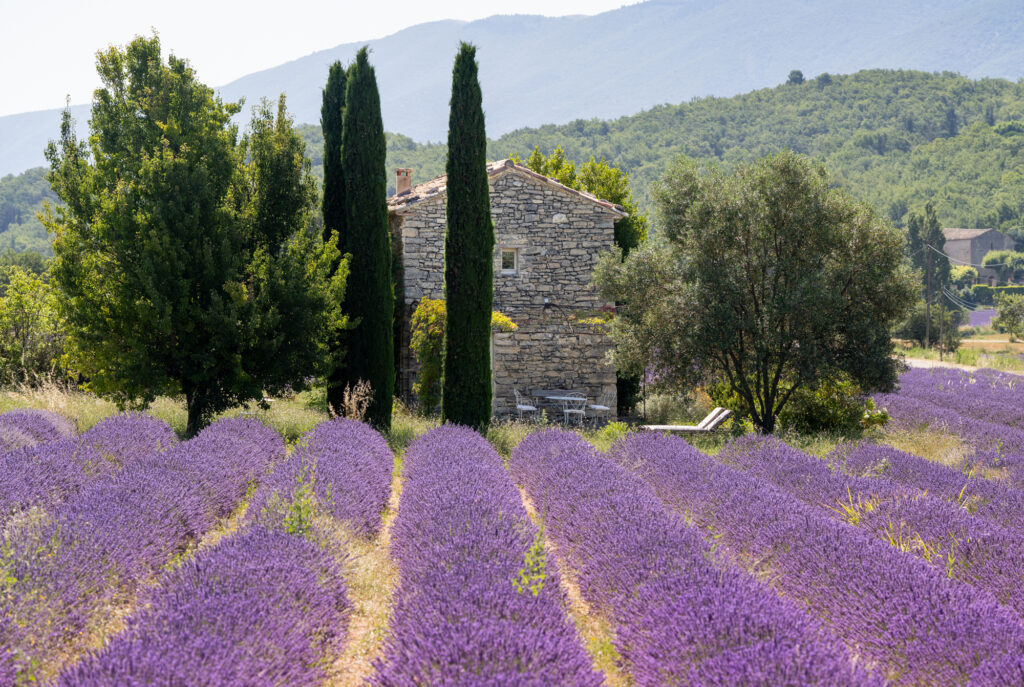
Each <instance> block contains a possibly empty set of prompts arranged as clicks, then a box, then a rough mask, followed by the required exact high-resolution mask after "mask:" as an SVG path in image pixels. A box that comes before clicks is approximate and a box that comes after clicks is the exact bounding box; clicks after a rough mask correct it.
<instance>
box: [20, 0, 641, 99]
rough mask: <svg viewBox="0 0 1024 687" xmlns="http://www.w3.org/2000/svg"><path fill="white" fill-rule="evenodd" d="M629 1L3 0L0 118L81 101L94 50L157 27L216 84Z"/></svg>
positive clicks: (88, 91) (166, 44) (91, 75)
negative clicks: (411, 34)
mask: <svg viewBox="0 0 1024 687" xmlns="http://www.w3.org/2000/svg"><path fill="white" fill-rule="evenodd" d="M633 2H635V0H497V1H486V2H485V1H482V0H481V1H480V2H459V1H457V0H434V1H433V2H424V1H423V0H419V1H415V2H414V1H412V0H369V1H368V0H359V1H358V2H330V1H329V0H286V1H285V2H276V1H268V0H250V1H249V2H218V1H217V0H206V1H205V2H202V1H200V0H175V1H169V0H162V1H161V2H153V1H151V0H99V1H96V0H93V1H91V2H85V1H82V0H0V116H2V115H7V114H14V113H17V112H29V111H32V110H48V109H53V108H60V107H63V106H64V102H65V97H67V96H70V98H71V103H72V104H79V103H88V102H91V100H92V92H93V89H95V88H96V87H97V86H98V85H99V79H98V78H97V76H96V69H95V55H96V51H97V50H100V49H102V48H106V47H107V46H109V45H121V46H123V45H124V44H126V43H128V42H129V41H130V40H131V39H132V38H133V37H134V36H137V35H149V34H150V32H151V29H154V28H155V29H156V31H157V32H158V33H159V35H160V41H161V44H162V47H163V51H164V54H165V55H166V54H167V53H171V52H173V53H174V54H175V55H177V56H179V57H184V58H188V60H189V61H190V62H191V63H192V65H193V67H194V68H195V69H196V73H197V76H198V77H199V79H200V80H201V81H202V82H204V83H206V84H208V85H210V86H222V85H224V84H226V83H228V82H230V81H233V80H235V79H237V78H239V77H241V76H244V75H246V74H251V73H252V72H257V71H260V70H262V69H266V68H268V67H273V66H275V65H278V64H281V63H283V62H288V61H290V60H294V59H297V58H299V57H303V56H305V55H308V54H310V53H312V52H316V51H317V50H324V49H327V48H332V47H334V46H336V45H339V44H341V43H351V42H355V41H364V40H371V39H375V38H381V37H383V36H387V35H389V34H392V33H395V32H396V31H400V30H401V29H404V28H406V27H409V26H413V25H415V24H421V23H423V22H428V21H437V20H439V19H461V20H473V19H481V18H483V17H489V16H491V15H494V14H542V15H546V16H552V17H555V16H564V15H569V14H599V13H601V12H605V11H608V10H612V9H616V8H618V7H621V6H623V5H627V4H632V3H633Z"/></svg>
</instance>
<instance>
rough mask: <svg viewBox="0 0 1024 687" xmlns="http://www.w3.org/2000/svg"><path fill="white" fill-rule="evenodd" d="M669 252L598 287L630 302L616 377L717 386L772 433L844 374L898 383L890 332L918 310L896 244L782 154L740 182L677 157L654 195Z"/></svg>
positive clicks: (868, 385) (633, 262) (615, 266)
mask: <svg viewBox="0 0 1024 687" xmlns="http://www.w3.org/2000/svg"><path fill="white" fill-rule="evenodd" d="M656 200H657V206H658V216H659V222H660V224H659V227H660V230H661V232H662V233H663V236H664V240H662V241H655V242H650V241H649V242H648V244H647V245H646V246H644V247H642V248H640V249H639V250H636V251H633V252H632V253H631V254H630V255H629V257H628V258H627V259H626V261H625V262H624V263H621V264H620V261H619V258H618V256H617V255H607V256H605V258H604V259H603V260H602V261H601V263H600V265H599V268H598V272H597V275H596V278H597V282H598V284H599V286H600V287H601V289H602V293H603V295H604V297H605V298H608V299H614V300H616V301H619V302H623V303H624V305H623V306H621V307H620V308H619V311H618V316H617V318H616V320H615V321H614V323H613V327H612V333H613V336H614V338H615V340H616V344H617V350H616V358H617V362H618V364H619V366H620V368H625V369H626V370H627V371H628V370H634V371H639V370H642V369H644V368H645V367H650V368H653V369H654V370H655V371H656V372H658V373H659V374H662V375H664V376H665V377H666V378H667V379H669V380H672V381H675V382H676V383H679V384H697V383H704V384H720V385H723V386H725V387H726V388H728V389H729V390H730V391H731V393H732V394H734V395H735V398H737V399H738V401H739V405H740V408H739V410H741V411H742V412H744V413H746V414H749V416H750V418H751V419H752V421H753V422H754V424H755V426H756V427H757V428H758V429H759V430H761V431H764V432H771V431H773V429H774V427H775V420H776V417H777V416H778V414H779V411H780V410H782V408H784V407H785V405H786V403H787V401H788V400H789V399H790V398H791V396H792V395H793V393H794V392H795V391H796V390H798V389H800V388H803V387H814V386H815V385H818V384H820V383H822V382H823V381H827V380H835V379H838V378H839V377H841V376H842V375H844V374H845V375H848V377H849V378H850V379H851V380H852V381H854V382H856V383H857V384H858V385H859V386H860V387H861V388H863V389H887V388H891V387H892V385H893V384H894V383H895V381H896V375H897V366H896V361H895V360H894V359H893V358H892V356H891V350H892V348H891V346H892V344H891V340H890V337H889V329H890V327H891V326H892V325H893V324H894V323H895V322H896V321H898V320H899V319H900V318H901V317H903V316H904V315H905V313H906V312H907V310H908V309H909V307H910V306H911V305H912V303H913V301H914V297H915V294H916V291H917V287H916V281H915V279H914V276H913V273H912V272H911V271H910V269H909V266H908V265H907V264H906V262H905V258H904V256H903V236H902V233H901V232H900V231H898V230H896V229H894V228H893V227H891V226H889V225H887V224H886V223H884V222H883V221H881V220H880V219H879V218H878V217H877V216H876V215H875V213H874V212H873V211H872V210H871V209H870V208H869V207H867V206H864V205H861V204H858V203H855V202H853V201H851V200H850V199H849V198H848V197H847V196H846V195H845V194H844V193H843V192H842V191H840V190H838V189H836V188H833V187H831V186H830V184H829V181H828V178H827V176H826V174H825V172H824V169H823V168H822V167H820V166H818V165H815V164H813V163H812V162H810V161H809V160H807V159H806V158H803V157H801V156H799V155H796V154H794V153H790V152H785V153H779V154H776V155H772V156H770V157H767V158H765V159H763V160H760V161H758V162H756V163H754V164H749V165H740V166H739V167H737V169H736V171H735V172H734V173H732V174H726V173H724V172H723V171H722V170H721V169H720V168H718V167H716V166H710V167H704V168H702V167H700V166H699V165H698V164H696V163H695V162H693V161H690V160H688V159H685V158H681V159H679V160H678V161H677V162H676V163H675V164H673V165H672V167H671V168H670V169H669V170H668V172H667V174H666V175H665V177H664V178H663V180H662V182H661V183H660V184H659V186H658V189H657V192H656Z"/></svg>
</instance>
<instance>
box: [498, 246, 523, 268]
mask: <svg viewBox="0 0 1024 687" xmlns="http://www.w3.org/2000/svg"><path fill="white" fill-rule="evenodd" d="M518 271H519V250H518V249H516V248H502V249H501V273H502V274H515V273H516V272H518Z"/></svg>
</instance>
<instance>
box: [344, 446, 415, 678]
mask: <svg viewBox="0 0 1024 687" xmlns="http://www.w3.org/2000/svg"><path fill="white" fill-rule="evenodd" d="M398 460H399V461H400V460H401V459H400V458H399V459H398ZM401 494H402V470H401V463H400V462H398V464H397V466H396V469H395V471H394V473H393V474H392V477H391V498H390V500H389V502H388V507H387V511H385V513H384V521H383V525H382V526H381V530H380V533H379V534H378V535H377V537H376V539H374V540H371V541H367V540H365V539H361V538H359V537H342V541H340V542H338V544H337V546H338V547H339V548H340V549H345V550H347V554H348V565H347V566H346V568H347V570H346V578H347V580H348V583H349V588H348V593H349V601H350V602H351V603H352V615H351V617H350V619H349V625H348V636H347V637H346V639H345V648H344V650H343V651H342V653H341V655H340V656H339V657H338V659H337V660H336V661H335V662H334V665H333V666H332V667H331V670H330V671H329V674H328V678H327V680H326V682H325V685H326V686H327V687H355V686H356V685H364V684H366V682H365V681H366V679H367V678H369V677H370V676H371V675H372V674H373V661H374V659H376V658H377V657H378V656H380V655H381V653H382V651H383V648H384V638H385V636H386V635H387V629H388V620H389V619H390V616H391V605H392V602H393V599H394V593H395V589H396V587H397V586H398V568H397V566H395V563H394V561H392V560H391V555H390V550H391V526H392V525H393V524H394V522H395V518H396V517H397V515H398V508H399V505H398V504H399V497H400V496H401Z"/></svg>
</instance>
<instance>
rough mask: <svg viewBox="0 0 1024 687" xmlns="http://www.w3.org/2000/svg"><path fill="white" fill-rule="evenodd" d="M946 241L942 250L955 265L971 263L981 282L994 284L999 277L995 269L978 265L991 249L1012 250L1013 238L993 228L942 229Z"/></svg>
mask: <svg viewBox="0 0 1024 687" xmlns="http://www.w3.org/2000/svg"><path fill="white" fill-rule="evenodd" d="M942 233H943V235H944V236H945V238H946V243H945V244H944V245H943V252H944V253H945V254H946V255H948V256H949V257H950V258H951V260H950V262H952V263H953V266H954V267H955V266H957V265H973V266H974V267H975V269H977V270H978V279H979V280H980V281H981V282H982V283H988V284H989V285H994V284H996V283H997V281H998V279H999V275H998V274H997V273H996V271H995V270H990V269H988V268H985V267H979V265H981V261H982V260H984V259H985V255H986V254H987V253H988V252H989V251H991V250H1013V249H1014V240H1013V239H1012V238H1010V237H1009V236H1007V235H1006V234H1004V233H1003V232H1001V231H997V230H995V229H943V230H942Z"/></svg>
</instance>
